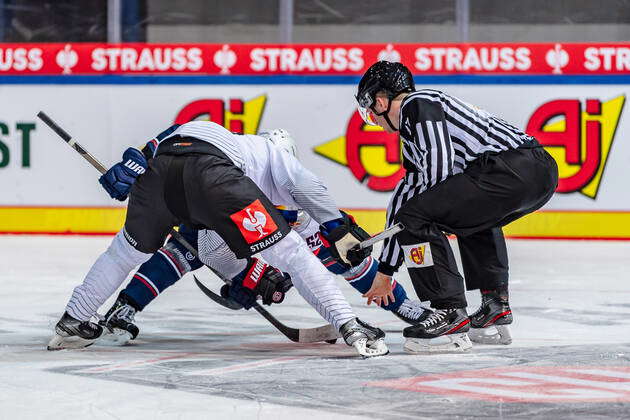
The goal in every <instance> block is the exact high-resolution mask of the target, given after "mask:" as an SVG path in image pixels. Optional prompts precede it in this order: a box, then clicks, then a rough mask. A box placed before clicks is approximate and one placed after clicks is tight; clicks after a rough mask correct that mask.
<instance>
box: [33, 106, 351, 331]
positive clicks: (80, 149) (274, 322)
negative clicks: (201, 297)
mask: <svg viewBox="0 0 630 420" xmlns="http://www.w3.org/2000/svg"><path fill="white" fill-rule="evenodd" d="M37 117H38V118H39V119H41V120H42V121H43V122H44V123H45V124H46V125H47V126H48V127H50V128H51V129H52V130H53V131H54V132H55V133H57V135H58V136H59V137H61V138H62V139H63V140H64V141H65V142H66V143H68V145H69V146H70V147H72V148H73V149H74V150H75V151H76V152H77V153H79V154H80V155H81V156H82V157H83V158H84V159H85V160H87V161H88V162H89V163H90V164H91V165H92V166H93V167H94V168H96V170H98V171H99V172H100V173H101V174H104V173H105V172H107V169H106V168H105V166H103V165H102V164H101V163H100V162H99V161H98V160H97V159H96V158H95V157H94V156H92V155H91V154H90V153H89V152H88V151H87V150H85V149H84V148H83V147H82V146H81V145H80V144H79V143H78V142H76V141H75V140H73V139H72V136H70V134H68V133H67V132H66V131H65V130H64V129H63V128H61V127H60V126H59V125H58V124H57V123H55V122H54V121H53V120H52V119H51V118H50V117H49V116H48V115H46V114H45V113H44V112H43V111H40V112H38V113H37ZM171 235H173V236H174V237H175V238H176V239H177V240H178V241H180V242H181V243H182V245H184V247H185V248H186V249H188V250H189V251H190V252H192V253H193V255H195V256H198V254H197V250H196V249H195V248H194V247H193V246H192V245H190V244H189V243H188V241H186V239H185V238H184V237H183V236H182V235H181V234H180V233H179V232H177V231H176V230H174V229H171ZM208 268H210V267H208ZM210 269H211V270H212V268H210ZM212 271H213V272H214V273H215V274H216V275H217V276H219V278H221V280H223V281H226V279H225V278H224V277H223V276H222V275H220V274H219V273H217V272H216V271H214V270H212ZM195 280H196V283H197V285H198V286H199V283H200V282H199V281H197V279H196V278H195ZM200 288H201V287H200ZM201 290H202V292H204V294H206V296H209V297H211V295H213V296H214V297H211V299H212V300H214V301H215V302H217V303H219V304H221V305H223V306H225V307H227V308H230V309H234V308H233V307H230V306H229V304H226V303H222V302H223V301H226V302H228V300H227V299H225V298H224V297H222V296H219V295H217V294H215V293H214V292H212V291H211V290H210V289H208V288H201ZM208 292H209V293H208ZM232 305H233V304H232ZM253 308H254V309H255V310H256V311H257V312H258V313H259V314H261V315H262V316H263V317H264V318H265V319H266V320H267V321H269V322H270V323H271V324H272V325H273V326H274V327H276V328H277V329H278V330H279V331H280V332H281V333H282V334H284V335H285V336H286V337H287V338H288V339H289V340H291V341H296V342H300V343H312V342H317V341H329V342H334V341H335V340H336V339H337V338H338V337H339V334H338V332H337V331H335V329H334V328H333V326H332V325H330V324H327V325H323V326H321V327H316V328H299V329H298V328H291V327H288V326H286V325H284V324H283V323H282V322H280V321H278V320H277V319H276V318H275V317H274V316H273V315H271V314H270V313H269V312H267V310H266V309H264V308H263V307H261V306H260V305H258V304H257V303H256V304H255V305H254V306H253Z"/></svg>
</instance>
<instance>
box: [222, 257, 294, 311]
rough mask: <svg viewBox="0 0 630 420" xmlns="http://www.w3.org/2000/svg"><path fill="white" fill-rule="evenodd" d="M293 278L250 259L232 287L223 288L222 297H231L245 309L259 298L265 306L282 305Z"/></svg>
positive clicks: (260, 261) (263, 263)
mask: <svg viewBox="0 0 630 420" xmlns="http://www.w3.org/2000/svg"><path fill="white" fill-rule="evenodd" d="M292 286H293V283H291V276H289V275H288V274H287V273H282V272H280V270H278V269H277V268H275V267H272V266H270V265H269V264H267V263H265V262H264V261H262V260H259V259H258V258H250V259H249V263H248V264H247V267H246V268H245V270H243V271H242V272H241V273H239V274H238V275H237V276H236V277H234V278H233V279H232V285H230V286H228V285H227V284H226V285H224V286H223V287H222V288H221V296H223V297H229V298H231V299H233V300H235V301H236V302H238V303H239V304H241V305H243V307H244V308H245V309H249V308H251V307H252V306H253V305H254V303H256V298H257V297H258V296H260V297H262V302H263V304H265V305H271V304H272V303H282V301H283V300H284V296H285V294H286V293H287V292H288V291H289V289H291V287H292Z"/></svg>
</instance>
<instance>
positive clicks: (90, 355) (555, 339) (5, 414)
mask: <svg viewBox="0 0 630 420" xmlns="http://www.w3.org/2000/svg"><path fill="white" fill-rule="evenodd" d="M110 240H111V238H110V237H54V236H10V235H7V236H0V260H1V261H2V264H1V267H2V269H1V270H0V285H1V286H2V287H1V289H0V419H9V418H44V417H46V418H68V417H73V418H97V419H101V418H103V419H105V418H107V419H109V418H158V419H162V418H263V419H264V418H273V419H276V420H280V419H285V418H286V419H289V418H346V417H347V418H358V417H354V416H353V414H357V415H358V414H361V413H360V412H357V411H354V410H352V409H348V410H347V412H346V411H345V410H343V404H338V405H335V406H334V407H333V405H330V406H327V405H326V404H322V405H321V406H319V407H318V406H315V407H313V404H312V401H311V399H312V396H304V398H303V399H300V400H295V401H287V403H286V404H285V403H284V402H282V403H278V401H277V400H276V401H275V403H272V402H268V401H265V397H264V395H263V394H262V393H260V394H259V393H258V390H257V388H256V387H255V386H247V384H248V382H247V377H248V376H247V375H249V374H250V373H249V372H254V371H255V370H256V369H257V367H256V366H257V365H256V363H257V362H262V364H263V365H264V366H272V365H274V364H278V365H279V366H280V367H278V369H279V370H273V369H272V370H271V372H272V374H276V375H277V376H276V377H274V376H271V377H267V378H266V380H267V382H265V385H264V386H266V387H272V386H274V384H277V383H280V382H282V381H288V382H287V383H288V386H289V387H291V386H293V387H299V382H296V384H297V385H292V382H291V380H290V379H291V378H287V377H286V375H285V374H284V373H283V372H284V371H283V366H284V365H283V364H285V365H286V366H289V365H291V364H292V363H300V362H299V360H300V359H301V358H303V359H304V360H310V361H312V360H314V359H316V360H319V359H320V358H321V362H319V361H318V363H321V364H320V366H322V369H324V367H325V364H326V363H327V362H326V360H328V359H327V358H333V359H334V358H344V359H343V360H348V362H344V363H347V366H348V368H349V370H350V371H352V369H354V368H356V369H363V370H365V367H369V366H373V367H374V368H375V369H380V368H382V366H384V365H385V363H389V362H391V361H393V362H395V363H400V364H409V365H410V366H412V367H414V368H417V369H419V370H421V369H423V368H424V367H427V366H429V365H431V366H433V365H434V364H435V363H438V362H439V363H446V364H451V365H452V364H453V363H456V364H457V363H460V364H462V368H466V366H467V362H468V361H470V360H475V361H480V360H484V358H493V357H494V356H489V355H488V354H487V353H484V352H483V350H480V351H478V352H473V353H471V354H470V355H465V356H457V357H456V356H450V355H444V356H431V358H430V359H426V358H423V357H422V356H410V355H406V354H404V353H403V352H402V342H403V338H402V336H401V333H400V330H401V329H402V328H403V327H404V326H405V325H404V324H403V323H402V322H400V321H398V320H396V319H395V318H393V317H392V316H391V315H390V314H388V313H386V312H384V311H382V310H380V309H378V308H375V307H373V306H372V307H366V306H365V305H364V303H363V299H362V298H360V296H359V294H358V293H356V292H355V291H354V290H353V289H351V288H350V287H349V286H347V285H346V284H343V281H342V279H340V284H342V290H343V292H344V294H345V295H346V296H347V298H348V300H349V301H350V302H351V303H352V305H353V307H354V308H355V309H356V311H357V314H358V315H359V316H360V317H361V318H364V319H366V320H368V321H369V322H372V323H375V324H378V325H380V326H381V327H382V328H384V329H386V330H387V331H388V335H387V342H388V344H389V346H390V349H391V350H392V354H391V355H390V356H387V357H386V358H381V359H379V360H381V361H380V362H379V361H377V360H373V361H357V362H354V361H353V360H354V359H352V355H353V351H352V350H351V349H350V348H347V347H346V346H343V345H340V344H338V345H335V346H328V345H315V346H300V345H296V344H292V343H290V342H288V341H287V340H286V339H285V338H284V337H282V336H281V335H279V334H278V333H276V332H275V331H274V330H273V328H272V327H270V326H269V324H268V323H267V322H266V321H265V320H264V319H262V318H261V317H260V316H258V315H257V314H256V313H254V312H253V311H251V313H250V312H244V311H238V312H231V311H228V310H225V309H222V308H219V307H217V306H216V305H215V304H214V303H213V302H211V301H209V300H208V299H207V298H206V297H205V296H203V295H202V294H201V293H200V292H199V291H198V290H197V288H196V287H195V285H194V284H193V282H192V281H191V280H190V279H188V278H185V279H183V280H182V281H181V282H180V283H179V284H177V285H175V286H173V287H172V288H171V289H169V290H168V291H167V292H165V293H164V294H163V296H160V297H159V298H158V299H157V300H156V301H155V302H154V303H153V304H152V306H150V307H149V308H147V309H146V310H145V311H144V312H143V313H141V314H140V315H139V316H138V318H137V320H138V323H139V326H140V328H141V336H140V337H139V339H138V340H137V342H136V343H135V344H134V345H133V346H127V347H121V348H111V347H97V346H92V347H91V348H88V349H85V350H81V351H61V352H47V351H46V350H45V344H46V341H47V340H48V338H49V337H50V334H51V331H52V325H54V323H55V322H56V320H57V319H58V317H59V316H60V315H61V312H62V311H63V308H64V306H65V304H66V300H67V299H68V298H69V296H70V295H71V292H72V288H73V287H74V286H75V285H76V284H77V283H78V282H79V281H80V280H81V278H82V276H83V275H84V274H85V273H86V272H87V270H88V268H89V266H90V265H91V263H92V262H93V261H94V260H95V258H96V257H97V255H98V254H99V253H100V252H101V251H102V250H103V249H105V247H106V246H107V244H108V242H109V241H110ZM508 247H509V253H510V258H511V302H512V306H513V310H514V312H515V323H514V324H513V326H512V335H513V336H514V343H513V344H512V345H511V346H510V349H511V350H510V351H512V352H513V353H514V354H516V353H517V352H519V351H523V352H525V351H526V350H527V349H543V348H545V347H549V348H551V347H554V348H557V347H558V346H560V347H561V346H589V345H595V346H600V347H601V349H602V350H601V352H600V353H594V354H593V360H594V361H597V360H598V359H601V358H602V357H615V356H614V355H610V354H607V353H606V352H605V349H606V348H608V347H610V346H613V347H614V346H617V345H623V344H628V343H629V341H630V243H629V242H614V241H602V242H596V241H590V242H587V241H525V240H514V241H509V243H508ZM201 278H202V279H205V281H206V283H207V284H208V285H212V286H213V288H214V289H215V290H217V289H218V284H219V283H218V281H216V282H213V281H212V279H210V277H209V274H208V273H202V275H201ZM399 281H401V283H402V284H403V285H404V286H405V287H406V288H407V291H408V293H409V295H410V296H412V297H413V296H415V294H414V292H413V288H412V287H411V284H410V283H409V279H408V277H407V276H406V274H405V275H401V276H400V278H399ZM478 302H479V298H478V296H477V294H476V293H469V312H471V311H472V310H474V309H475V307H476V306H477V304H478ZM110 303H111V302H108V304H106V305H105V307H104V308H102V309H101V312H104V311H105V310H106V309H107V308H108V307H109V304H110ZM271 312H273V313H274V314H275V315H276V316H277V317H278V318H279V319H281V320H283V321H284V322H285V323H287V324H291V325H299V326H316V325H321V324H322V323H323V322H322V320H321V318H318V316H317V314H316V313H315V312H314V311H313V310H312V309H311V308H310V307H308V306H307V305H306V303H304V302H303V301H302V300H301V299H300V298H299V297H298V296H296V295H295V293H292V294H291V295H290V296H289V297H288V299H287V301H286V302H285V303H284V304H283V305H280V306H278V307H275V306H274V307H273V308H272V309H271ZM610 319H613V320H614V321H615V322H614V323H612V324H611V323H609V322H608V321H609V320H610ZM237 327H238V328H237ZM232 337H234V340H240V341H238V343H239V344H238V346H236V345H235V344H234V342H232ZM230 346H232V347H230ZM326 346H328V347H326ZM486 348H487V347H486ZM571 348H574V347H571ZM473 350H476V348H475V349H473ZM284 352H286V353H287V354H288V355H289V356H290V357H291V358H292V359H291V360H284V359H283V357H284V355H285V353H284ZM232 353H234V354H236V355H237V356H238V357H237V358H242V363H243V364H242V365H237V368H239V369H242V371H243V373H242V374H241V375H240V376H239V375H237V376H236V379H237V380H241V381H243V384H244V385H243V391H242V392H243V395H240V396H239V395H236V394H235V393H234V392H233V391H231V393H230V394H229V395H228V396H227V397H226V396H225V394H221V396H217V395H216V394H217V392H209V393H206V392H204V389H201V387H204V386H208V389H219V388H220V387H221V386H222V385H221V384H225V382H221V381H218V382H217V380H216V378H217V377H223V376H221V375H224V372H222V371H221V366H220V365H219V366H218V367H217V366H215V367H213V369H212V370H210V371H209V373H208V372H206V373H205V374H204V373H203V372H201V375H200V373H199V372H195V371H194V369H193V370H192V371H190V368H189V367H188V368H182V369H184V370H185V369H188V370H189V371H187V372H185V373H184V375H193V376H194V375H200V377H205V378H210V379H209V380H210V385H207V383H204V384H202V385H199V387H200V389H193V390H192V391H191V389H190V387H188V388H187V389H179V383H178V382H177V380H175V379H174V383H169V382H168V381H166V382H160V383H159V384H157V385H153V386H150V385H147V383H146V382H145V383H143V384H139V383H134V382H133V381H127V380H117V379H116V378H114V379H113V380H112V379H111V378H109V380H104V379H103V378H96V377H94V378H93V377H90V376H89V375H77V374H68V373H62V372H58V371H57V372H55V371H52V370H51V369H53V370H54V369H55V368H63V369H66V368H74V369H75V370H76V369H80V366H87V368H86V369H88V370H89V369H94V367H95V366H96V368H101V367H102V368H103V369H105V370H108V371H110V370H111V371H112V372H117V370H121V369H126V370H134V369H141V368H142V367H144V366H149V365H151V366H153V365H156V364H159V363H161V361H162V360H164V359H170V360H173V359H178V358H182V360H183V359H185V360H186V361H187V362H189V363H191V361H192V362H194V361H195V360H199V361H208V360H215V359H216V358H222V357H226V355H227V356H229V355H230V354H232ZM621 356H623V357H626V358H625V359H623V357H622V359H623V360H628V359H627V355H625V356H624V355H621ZM549 357H556V358H558V359H559V360H558V361H559V362H561V358H562V355H561V354H555V353H554V355H550V356H549ZM248 363H251V364H252V365H251V366H252V367H249V366H250V365H247V364H248ZM353 363H357V364H353ZM359 363H361V364H359ZM367 363H372V365H367ZM623 363H625V364H624V366H628V365H629V364H628V362H627V361H625V362H623ZM623 363H622V364H623ZM192 364H193V365H194V363H192ZM187 366H189V365H187ZM239 366H241V367H239ZM344 366H345V365H344ZM174 369H175V370H176V371H177V370H178V368H177V367H175V368H174ZM202 370H203V369H202ZM206 371H207V369H206ZM273 372H275V373H273ZM177 373H178V374H180V373H181V372H179V371H178V372H177ZM362 374H363V375H364V376H365V379H366V380H369V379H370V373H369V370H368V371H367V373H365V372H363V373H362ZM147 375H149V373H147ZM204 375H205V376H204ZM375 377H376V376H375ZM147 378H148V377H147ZM230 378H232V377H230ZM106 379H107V378H106ZM147 381H150V378H149V379H147ZM212 381H214V382H212ZM336 385H342V386H343V384H336ZM213 387H214V388H213ZM293 391H295V389H293ZM322 392H326V391H325V390H323V391H322ZM211 394H215V395H211ZM219 394H220V393H219ZM232 396H235V398H232ZM243 396H244V397H243ZM309 397H310V399H309ZM304 401H306V402H308V403H305V402H304ZM397 403H398V402H397V401H392V399H391V394H390V391H389V390H387V389H383V391H382V401H374V405H375V407H381V409H385V407H386V406H387V405H388V404H397ZM401 403H402V401H401ZM344 413H345V414H344ZM410 418H413V416H411V417H410ZM415 418H417V417H415Z"/></svg>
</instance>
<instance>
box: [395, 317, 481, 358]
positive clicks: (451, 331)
mask: <svg viewBox="0 0 630 420" xmlns="http://www.w3.org/2000/svg"><path fill="white" fill-rule="evenodd" d="M469 329H470V319H468V314H467V313H466V309H455V308H453V309H436V310H435V311H434V312H432V313H431V314H430V315H429V316H428V317H426V319H425V320H424V321H422V322H420V323H418V324H417V325H414V326H411V327H407V328H405V329H404V330H403V337H406V338H407V340H406V341H405V345H404V346H403V348H404V350H405V351H406V352H408V353H433V352H463V351H467V350H469V349H470V348H471V347H472V344H471V343H470V339H469V338H468V334H466V333H467V331H468V330H469Z"/></svg>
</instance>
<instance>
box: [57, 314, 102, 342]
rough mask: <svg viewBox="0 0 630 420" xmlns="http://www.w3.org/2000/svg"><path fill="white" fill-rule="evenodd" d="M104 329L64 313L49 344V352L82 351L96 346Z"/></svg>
mask: <svg viewBox="0 0 630 420" xmlns="http://www.w3.org/2000/svg"><path fill="white" fill-rule="evenodd" d="M102 333H103V328H102V327H101V326H99V325H97V324H95V323H93V322H90V321H80V320H78V319H75V318H73V317H71V316H70V315H69V314H68V312H64V313H63V316H62V317H61V319H60V320H59V321H58V322H57V325H55V335H54V336H53V338H51V339H50V341H49V342H48V346H47V347H46V348H47V349H48V350H64V349H80V348H83V347H88V346H91V345H92V344H94V341H95V340H96V339H97V338H99V337H100V336H101V334H102Z"/></svg>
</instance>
